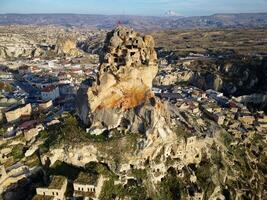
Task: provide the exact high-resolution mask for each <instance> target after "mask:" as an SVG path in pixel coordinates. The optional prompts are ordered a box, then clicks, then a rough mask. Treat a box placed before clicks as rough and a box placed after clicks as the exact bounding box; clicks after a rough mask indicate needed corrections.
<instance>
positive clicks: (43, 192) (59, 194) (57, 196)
mask: <svg viewBox="0 0 267 200" xmlns="http://www.w3.org/2000/svg"><path fill="white" fill-rule="evenodd" d="M67 184H68V181H67V179H66V178H65V177H64V176H54V177H53V178H52V181H51V183H50V184H49V186H48V187H42V188H36V193H37V195H35V197H34V198H33V200H34V199H36V200H37V199H42V197H43V198H44V197H48V198H49V197H50V198H51V199H53V200H65V199H66V198H65V192H66V189H67Z"/></svg>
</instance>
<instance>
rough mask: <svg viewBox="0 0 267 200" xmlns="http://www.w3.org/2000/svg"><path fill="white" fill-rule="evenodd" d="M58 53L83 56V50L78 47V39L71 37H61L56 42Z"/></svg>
mask: <svg viewBox="0 0 267 200" xmlns="http://www.w3.org/2000/svg"><path fill="white" fill-rule="evenodd" d="M56 53H57V54H59V55H68V56H81V55H83V54H82V52H81V51H79V50H78V48H76V40H75V39H74V38H71V37H60V38H59V39H58V40H57V43H56Z"/></svg>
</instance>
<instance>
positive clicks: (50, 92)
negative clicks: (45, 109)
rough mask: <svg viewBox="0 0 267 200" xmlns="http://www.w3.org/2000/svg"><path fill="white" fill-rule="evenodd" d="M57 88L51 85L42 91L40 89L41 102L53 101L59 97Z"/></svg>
mask: <svg viewBox="0 0 267 200" xmlns="http://www.w3.org/2000/svg"><path fill="white" fill-rule="evenodd" d="M59 96H60V95H59V88H58V87H57V86H54V85H51V86H48V87H46V88H44V89H42V92H41V97H42V100H44V101H48V100H55V99H57V98H58V97H59Z"/></svg>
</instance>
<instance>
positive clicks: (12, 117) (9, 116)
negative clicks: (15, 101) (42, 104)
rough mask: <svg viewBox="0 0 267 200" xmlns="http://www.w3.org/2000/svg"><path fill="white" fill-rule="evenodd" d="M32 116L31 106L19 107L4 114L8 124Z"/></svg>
mask: <svg viewBox="0 0 267 200" xmlns="http://www.w3.org/2000/svg"><path fill="white" fill-rule="evenodd" d="M31 114H32V106H31V104H30V103H29V104H25V105H19V106H17V107H15V108H12V109H11V110H9V111H7V112H5V117H6V120H7V122H8V123H11V122H15V121H17V120H19V119H20V118H22V117H30V116H31Z"/></svg>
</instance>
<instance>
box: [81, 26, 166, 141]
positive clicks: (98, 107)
mask: <svg viewBox="0 0 267 200" xmlns="http://www.w3.org/2000/svg"><path fill="white" fill-rule="evenodd" d="M102 52H103V54H102V55H101V56H100V62H101V65H100V67H99V73H98V80H97V81H96V82H94V83H93V85H92V87H89V88H88V90H87V91H86V92H85V91H84V90H83V95H81V93H82V90H80V94H79V95H78V96H79V99H80V98H83V99H86V100H87V101H82V100H79V102H80V103H78V114H79V116H80V118H81V119H82V121H83V122H84V123H85V124H87V125H88V124H90V125H91V130H92V132H93V134H97V135H98V134H101V133H102V132H103V131H104V130H111V129H114V128H118V127H120V128H121V129H123V130H127V131H129V132H135V133H146V132H149V130H150V131H151V130H152V129H154V128H155V126H157V124H159V122H160V124H161V123H162V124H166V120H168V114H167V112H166V111H165V105H164V104H163V103H161V102H160V100H159V99H157V98H156V97H155V95H154V93H153V92H152V90H151V89H152V81H153V79H154V78H155V76H156V74H157V72H158V65H157V54H156V52H155V50H154V40H153V38H152V37H151V36H149V35H146V36H141V35H140V34H138V33H136V32H134V31H133V30H131V29H127V28H124V27H118V28H116V29H115V30H113V31H112V32H110V33H108V35H107V38H106V40H105V45H104V47H103V51H102ZM82 96H83V97H82ZM159 134H161V135H162V136H163V135H165V134H166V132H164V131H161V132H160V133H159Z"/></svg>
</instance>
